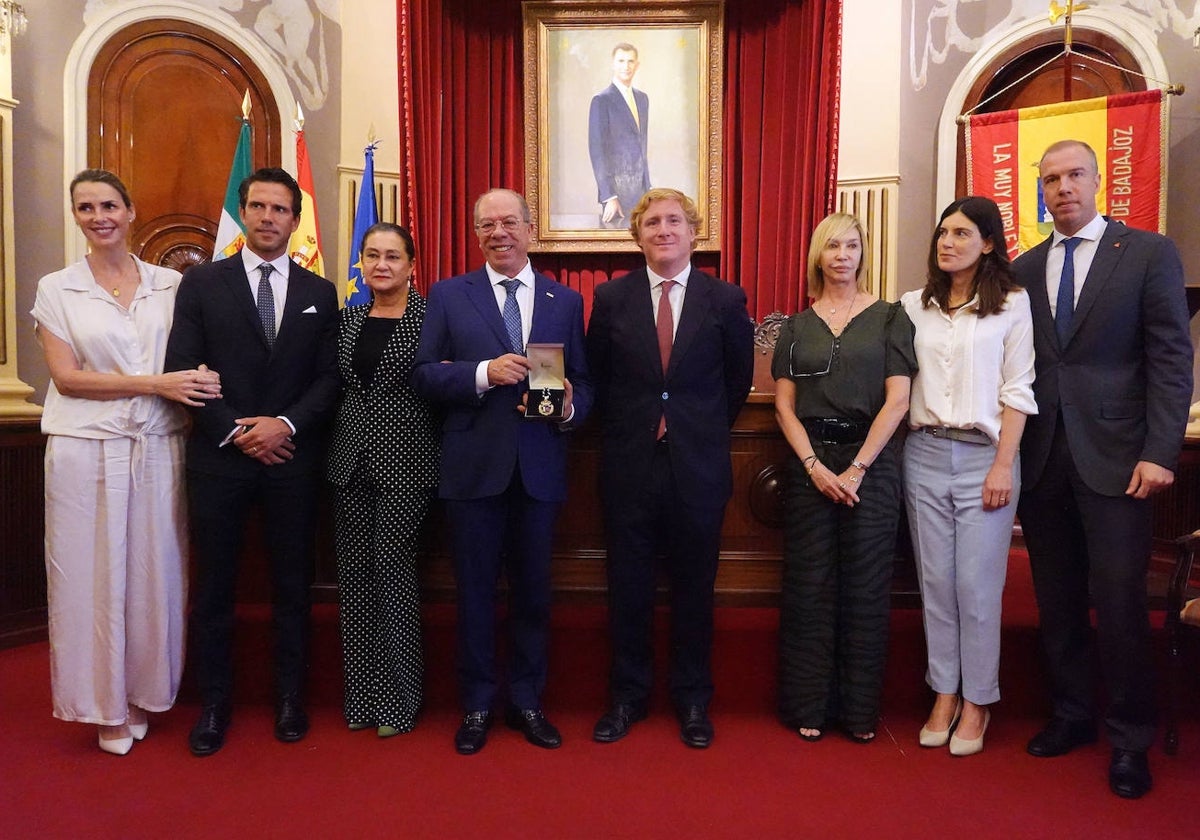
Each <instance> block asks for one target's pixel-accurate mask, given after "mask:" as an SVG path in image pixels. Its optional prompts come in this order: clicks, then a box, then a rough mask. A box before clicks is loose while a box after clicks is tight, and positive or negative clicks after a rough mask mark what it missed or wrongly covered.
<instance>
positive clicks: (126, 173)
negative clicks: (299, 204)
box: [88, 20, 282, 270]
mask: <svg viewBox="0 0 1200 840" xmlns="http://www.w3.org/2000/svg"><path fill="white" fill-rule="evenodd" d="M247 90H249V92H250V103H251V106H250V120H251V125H252V126H253V129H254V133H253V149H252V152H251V159H252V161H253V164H254V166H255V167H259V166H278V165H279V162H280V149H281V140H282V134H281V132H282V128H281V126H280V119H279V109H278V107H277V105H276V103H275V98H274V96H273V95H272V93H271V88H270V85H269V84H268V83H267V80H266V77H265V76H263V74H262V73H261V72H260V71H259V70H258V68H257V67H255V66H254V64H253V63H252V62H251V61H250V58H249V57H248V56H247V55H246V54H245V53H244V52H242V51H241V50H240V49H238V48H237V47H236V46H234V45H233V44H232V43H231V42H229V41H227V40H226V39H224V38H222V37H221V36H220V35H218V34H216V33H215V32H211V31H209V30H207V29H205V28H204V27H201V26H198V25H196V24H193V23H188V22H185V21H179V20H150V21H142V22H139V23H136V24H133V25H131V26H129V27H126V28H125V29H122V30H121V31H120V32H118V33H116V34H115V35H114V36H113V37H112V38H111V39H110V40H109V41H108V43H107V44H106V45H105V46H104V48H103V49H101V51H100V53H99V54H98V55H97V56H96V60H95V62H94V63H93V65H92V69H91V74H90V77H89V80H88V165H89V166H98V167H102V168H104V169H110V170H112V171H113V172H115V173H116V174H117V175H119V176H120V177H121V179H122V180H123V181H125V183H126V185H127V186H128V187H129V191H130V193H132V196H133V200H134V204H135V206H136V208H137V217H136V219H135V221H134V223H133V226H132V230H131V231H130V239H131V243H130V247H131V248H132V250H133V252H134V253H136V254H137V255H138V256H140V257H142V259H144V260H146V261H147V262H152V263H159V264H162V265H169V266H171V267H172V268H177V269H180V270H182V269H183V268H186V267H187V266H189V265H192V264H194V263H197V262H203V261H206V260H207V259H208V258H209V257H210V256H211V254H212V249H213V243H214V241H215V239H216V234H217V222H218V220H219V219H220V215H221V206H222V204H223V202H224V198H225V184H226V182H227V181H228V179H229V169H230V165H231V163H232V161H233V152H234V149H235V148H236V146H237V141H238V133H239V131H240V129H241V115H242V96H243V95H244V93H245V92H246V91H247Z"/></svg>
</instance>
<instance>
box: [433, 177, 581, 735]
mask: <svg viewBox="0 0 1200 840" xmlns="http://www.w3.org/2000/svg"><path fill="white" fill-rule="evenodd" d="M475 232H476V234H477V236H478V237H479V248H480V250H481V251H482V252H483V255H484V258H485V259H486V263H485V265H484V267H483V268H481V269H479V270H477V271H472V272H470V273H468V274H463V275H460V276H458V277H452V278H450V279H448V280H442V281H439V282H437V283H434V284H433V286H432V287H431V288H430V290H429V302H428V307H427V312H426V315H425V322H424V325H423V326H422V328H421V339H420V343H419V345H418V347H417V356H416V360H415V362H414V367H413V374H412V384H413V388H414V389H415V390H416V392H417V393H418V394H420V395H421V396H423V397H425V398H426V399H428V400H430V401H432V402H434V403H436V404H437V405H439V406H440V407H441V409H442V410H443V411H444V413H445V420H444V421H443V424H442V464H441V478H440V483H439V486H438V495H439V496H440V497H441V498H442V499H443V500H444V502H445V507H446V515H447V518H448V519H449V521H450V527H451V529H452V531H453V533H452V540H453V544H452V551H453V554H454V574H455V583H456V588H457V606H458V663H457V665H458V678H459V691H460V696H461V701H462V706H463V710H464V712H465V715H464V717H463V721H462V724H461V725H460V726H459V728H458V732H457V733H456V735H455V738H454V744H455V748H456V749H457V750H458V752H459V753H461V754H463V755H471V754H473V753H477V752H479V750H480V749H482V748H483V746H484V744H485V743H486V742H487V734H488V730H489V729H490V728H491V725H492V707H493V704H494V703H495V700H496V694H497V692H498V689H499V684H500V674H499V669H498V668H497V665H496V661H495V659H496V655H495V635H496V634H495V598H496V583H497V581H498V579H499V576H500V571H501V567H503V568H504V569H505V570H506V572H507V575H508V584H509V592H510V595H509V614H508V623H509V625H510V627H511V631H512V645H511V652H512V655H511V661H510V663H509V667H508V680H507V682H508V708H507V710H506V713H505V722H506V723H507V724H508V726H510V727H511V728H513V729H517V730H519V731H521V732H523V733H524V735H525V738H526V739H527V740H528V741H529V742H530V743H532V744H534V745H536V746H539V747H543V748H546V749H553V748H555V747H558V746H559V745H560V744H561V743H562V739H561V737H560V735H559V732H558V730H557V729H555V728H554V726H553V725H552V724H551V723H550V722H549V721H548V720H547V719H546V717H545V715H544V714H543V712H542V708H541V695H542V689H543V688H545V685H546V664H547V656H546V655H547V643H548V639H547V636H548V630H549V627H548V625H549V618H550V551H551V537H552V536H553V531H554V522H555V519H556V518H557V516H558V510H559V508H560V507H561V505H562V502H563V500H564V499H565V498H566V493H567V463H566V461H567V438H566V435H565V432H567V431H568V430H569V429H570V428H571V427H572V426H574V425H575V424H577V423H580V422H582V421H583V419H584V418H585V417H586V416H587V413H588V409H589V408H590V407H591V404H592V388H591V383H590V380H589V378H588V373H587V363H586V361H585V350H584V344H583V298H582V297H581V296H580V294H579V293H578V292H576V291H574V290H573V289H568V288H567V287H566V286H562V285H559V284H558V283H555V282H554V281H553V280H551V279H550V278H549V277H546V276H545V275H543V274H538V273H536V272H535V271H534V270H533V268H532V266H530V264H529V257H528V251H529V243H530V239H531V234H532V228H531V225H530V223H529V206H528V205H527V204H526V203H525V199H524V198H522V197H521V196H520V195H518V194H517V193H515V192H513V191H512V190H490V191H488V192H486V193H484V194H483V195H482V196H480V198H479V200H478V201H477V202H476V203H475ZM531 343H557V344H562V345H563V359H564V366H565V374H566V387H565V397H564V407H563V417H562V419H561V420H540V419H539V420H532V419H526V418H525V416H524V413H525V408H526V401H527V399H528V398H529V393H528V389H527V387H526V385H525V381H526V374H527V372H528V371H529V369H530V362H529V360H528V359H527V358H526V356H525V346H526V345H527V344H531ZM530 409H531V410H533V405H532V404H531V405H530Z"/></svg>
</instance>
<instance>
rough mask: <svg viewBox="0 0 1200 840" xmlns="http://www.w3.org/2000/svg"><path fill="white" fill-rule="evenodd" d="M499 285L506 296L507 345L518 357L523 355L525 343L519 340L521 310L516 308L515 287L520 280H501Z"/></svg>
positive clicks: (504, 313) (505, 326) (505, 322)
mask: <svg viewBox="0 0 1200 840" xmlns="http://www.w3.org/2000/svg"><path fill="white" fill-rule="evenodd" d="M500 285H501V286H503V287H504V291H506V292H508V296H507V297H506V298H504V312H503V313H502V315H503V317H504V328H505V329H506V330H508V345H509V347H511V348H512V351H513V352H514V353H516V354H517V355H518V356H523V355H525V342H524V341H522V338H521V335H522V334H521V308H520V307H519V306H517V287H518V286H520V285H521V281H520V280H511V279H510V280H501V281H500Z"/></svg>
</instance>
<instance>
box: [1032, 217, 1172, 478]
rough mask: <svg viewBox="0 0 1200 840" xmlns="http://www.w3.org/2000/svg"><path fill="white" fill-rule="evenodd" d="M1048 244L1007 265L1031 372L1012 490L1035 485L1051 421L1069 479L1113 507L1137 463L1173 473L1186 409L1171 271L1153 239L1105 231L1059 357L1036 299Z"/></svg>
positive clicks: (1112, 228) (1166, 250)
mask: <svg viewBox="0 0 1200 840" xmlns="http://www.w3.org/2000/svg"><path fill="white" fill-rule="evenodd" d="M1052 241H1053V237H1051V238H1049V239H1046V240H1045V241H1044V242H1042V243H1041V244H1039V245H1037V246H1036V247H1034V248H1032V249H1030V250H1029V251H1028V252H1026V253H1025V254H1022V255H1021V256H1020V257H1018V258H1017V259H1016V261H1015V262H1014V263H1013V271H1014V273H1015V274H1016V277H1017V281H1018V282H1019V283H1020V284H1021V285H1022V286H1024V287H1025V288H1026V289H1027V290H1028V291H1029V304H1030V308H1031V309H1032V311H1033V326H1034V335H1033V340H1034V354H1035V365H1036V370H1037V375H1036V378H1035V379H1034V382H1033V395H1034V398H1035V399H1036V400H1037V404H1038V413H1037V414H1036V415H1031V416H1030V417H1029V418H1028V420H1026V424H1025V434H1024V436H1023V437H1022V439H1021V473H1022V484H1023V486H1025V487H1029V488H1032V487H1033V486H1034V485H1035V484H1037V481H1038V479H1039V478H1041V475H1042V470H1043V468H1044V467H1045V465H1046V460H1047V458H1048V457H1049V455H1050V447H1051V443H1052V442H1053V439H1054V429H1055V425H1056V422H1057V416H1058V414H1059V412H1061V413H1062V418H1063V423H1064V425H1065V427H1066V433H1067V438H1068V440H1069V441H1070V445H1071V455H1072V456H1073V457H1074V460H1075V466H1076V468H1077V469H1078V470H1079V474H1080V476H1081V477H1082V478H1083V480H1084V481H1085V482H1086V483H1087V485H1088V487H1090V488H1091V489H1092V490H1094V491H1095V492H1097V493H1101V494H1103V495H1106V496H1120V495H1122V494H1124V492H1125V488H1126V487H1127V486H1128V484H1129V478H1130V476H1131V475H1132V474H1133V468H1134V465H1135V464H1136V463H1137V462H1138V461H1150V462H1152V463H1155V464H1159V465H1160V466H1163V467H1166V468H1167V469H1170V470H1174V469H1175V468H1176V464H1177V462H1178V460H1179V450H1180V447H1181V446H1182V444H1183V434H1184V428H1185V427H1186V425H1187V416H1188V404H1189V402H1190V401H1191V398H1192V342H1191V337H1190V334H1189V331H1188V313H1187V302H1186V300H1185V297H1184V289H1183V267H1182V265H1181V263H1180V260H1179V252H1178V251H1177V250H1176V249H1175V245H1174V243H1172V242H1171V240H1169V239H1167V238H1166V237H1165V236H1160V235H1159V234H1157V233H1149V232H1147V231H1143V230H1137V229H1135V228H1130V227H1126V226H1125V225H1123V224H1121V223H1119V222H1113V221H1111V220H1110V221H1109V223H1108V228H1107V229H1106V230H1105V232H1104V235H1103V236H1102V237H1101V239H1100V241H1099V243H1097V247H1096V256H1095V259H1094V260H1093V261H1092V265H1091V269H1090V270H1089V271H1088V275H1087V279H1086V280H1085V281H1084V284H1083V290H1082V291H1081V292H1080V295H1079V302H1078V303H1077V304H1076V306H1075V317H1074V319H1073V320H1072V322H1071V331H1070V333H1069V334H1068V335H1067V339H1066V342H1065V343H1064V344H1062V345H1060V344H1059V341H1058V335H1057V333H1056V332H1055V329H1054V317H1053V315H1051V313H1050V298H1049V295H1048V294H1047V291H1046V256H1047V254H1049V252H1050V245H1051V242H1052Z"/></svg>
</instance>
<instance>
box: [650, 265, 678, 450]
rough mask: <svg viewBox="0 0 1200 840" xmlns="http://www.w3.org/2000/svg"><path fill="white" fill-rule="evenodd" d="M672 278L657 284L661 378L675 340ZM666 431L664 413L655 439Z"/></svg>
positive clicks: (658, 438)
mask: <svg viewBox="0 0 1200 840" xmlns="http://www.w3.org/2000/svg"><path fill="white" fill-rule="evenodd" d="M674 285H675V281H674V280H664V281H662V283H661V284H660V285H659V288H660V289H661V290H662V292H661V293H660V294H659V296H658V321H657V324H656V325H657V327H658V356H659V358H660V359H662V369H663V380H664V384H665V380H666V377H667V365H668V363H669V362H670V361H671V345H672V344H673V343H674V342H675V316H674V315H673V314H672V312H671V287H672V286H674ZM666 433H667V415H666V414H665V413H664V414H663V416H662V417H661V418H659V421H658V434H656V435H655V436H654V439H655V440H662V437H663V435H665V434H666Z"/></svg>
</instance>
